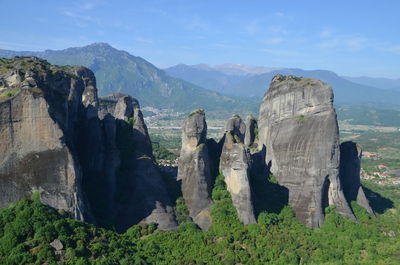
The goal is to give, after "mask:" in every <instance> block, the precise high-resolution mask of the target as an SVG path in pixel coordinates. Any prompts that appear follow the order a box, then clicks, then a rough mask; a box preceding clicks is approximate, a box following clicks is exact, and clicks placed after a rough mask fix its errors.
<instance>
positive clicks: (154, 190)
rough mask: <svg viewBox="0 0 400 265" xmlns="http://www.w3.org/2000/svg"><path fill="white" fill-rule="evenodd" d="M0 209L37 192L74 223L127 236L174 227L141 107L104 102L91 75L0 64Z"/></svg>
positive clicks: (36, 64) (22, 61)
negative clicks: (144, 226) (138, 228)
mask: <svg viewBox="0 0 400 265" xmlns="http://www.w3.org/2000/svg"><path fill="white" fill-rule="evenodd" d="M0 137H1V139H2V141H1V142H0V151H1V154H0V161H1V162H0V207H3V206H6V205H7V204H9V203H11V202H14V201H16V200H19V199H21V198H26V197H29V196H30V195H31V193H32V192H34V191H38V192H39V193H40V198H41V201H42V202H43V203H45V204H48V205H50V206H52V207H54V208H56V209H62V210H65V211H67V212H69V213H70V214H71V215H72V216H73V217H74V218H76V219H80V220H86V221H89V222H94V223H98V224H100V225H102V226H106V227H109V226H113V227H116V229H117V230H119V231H124V230H125V229H127V228H128V227H130V226H132V225H133V224H136V223H139V222H142V221H143V222H148V223H150V222H155V223H157V224H158V228H159V229H162V230H171V229H175V228H176V226H177V224H176V221H175V216H174V212H173V208H172V203H171V201H170V199H169V195H168V193H167V190H166V187H165V184H164V182H163V179H162V177H161V175H160V173H159V171H158V168H157V166H156V164H155V162H154V159H153V154H152V148H151V142H150V138H149V135H148V132H147V127H146V125H145V123H144V120H143V115H142V113H141V111H140V107H139V103H138V102H137V100H135V99H133V98H131V97H130V96H126V95H122V94H117V95H111V96H109V97H106V98H104V99H102V100H100V102H99V99H98V97H97V89H96V80H95V77H94V75H93V73H92V72H91V71H90V70H89V69H86V68H84V67H69V66H62V67H58V66H52V65H49V64H48V63H47V62H46V61H43V60H39V59H37V58H34V57H26V58H16V59H13V60H7V59H5V60H2V61H0Z"/></svg>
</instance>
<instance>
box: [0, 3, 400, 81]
mask: <svg viewBox="0 0 400 265" xmlns="http://www.w3.org/2000/svg"><path fill="white" fill-rule="evenodd" d="M0 10H2V12H1V16H0V36H1V37H0V48H2V49H12V50H34V51H40V50H45V49H64V48H68V47H76V46H84V45H87V44H90V43H93V42H107V43H110V44H111V45H112V46H114V47H116V48H118V49H123V50H126V51H128V52H130V53H132V54H134V55H137V56H141V57H143V58H145V59H146V60H148V61H150V62H152V63H153V64H155V65H156V66H159V67H167V66H171V65H174V64H178V63H185V64H198V63H208V64H222V63H240V64H249V65H263V66H272V67H297V68H303V69H328V70H333V71H335V72H337V73H339V74H341V75H350V76H360V75H366V76H373V77H378V76H379V77H390V78H400V15H399V14H400V1H397V0H387V1H385V0H382V1H370V0H364V1H361V0H353V1H351V0H347V1H341V0H337V1H333V0H331V1H307V0H303V1H285V0H280V1H276V0H275V1H234V0H231V1H218V0H214V1H207V0H197V1H195V0H191V1H179V0H169V1H166V0H158V1H151V0H147V1H145V0H142V1H136V0H134V1H118V0H116V1H105V0H87V1H61V0H60V1H55V0H41V1H28V0H27V1H23V0H20V1H15V0H0Z"/></svg>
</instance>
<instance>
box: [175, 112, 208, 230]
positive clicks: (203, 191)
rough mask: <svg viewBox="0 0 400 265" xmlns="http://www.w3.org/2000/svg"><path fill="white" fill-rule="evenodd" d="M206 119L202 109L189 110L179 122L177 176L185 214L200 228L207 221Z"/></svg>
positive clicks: (205, 224)
mask: <svg viewBox="0 0 400 265" xmlns="http://www.w3.org/2000/svg"><path fill="white" fill-rule="evenodd" d="M206 138H207V123H206V120H205V114H204V111H203V110H196V111H193V112H192V113H191V114H190V115H189V117H188V118H187V119H186V120H185V121H184V123H183V125H182V149H181V154H180V157H179V166H178V180H181V181H182V194H183V198H184V200H185V203H186V205H187V207H188V209H189V216H190V217H191V218H192V219H193V221H194V222H195V223H196V224H197V225H198V226H199V227H200V228H201V229H202V230H207V229H208V227H209V226H210V225H211V221H212V220H211V215H210V207H211V205H212V200H211V190H212V184H213V176H212V172H213V169H212V162H211V161H210V155H209V150H208V149H209V148H208V146H207V144H206Z"/></svg>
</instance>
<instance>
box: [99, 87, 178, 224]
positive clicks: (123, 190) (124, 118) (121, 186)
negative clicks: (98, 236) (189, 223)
mask: <svg viewBox="0 0 400 265" xmlns="http://www.w3.org/2000/svg"><path fill="white" fill-rule="evenodd" d="M100 105H101V109H100V113H101V116H103V120H102V121H103V123H110V122H109V121H107V120H106V119H107V115H109V116H112V117H114V118H115V126H109V127H108V130H110V131H108V130H106V132H107V134H109V135H114V136H113V137H114V138H115V143H116V147H117V150H118V151H119V153H120V155H119V160H118V161H119V165H118V168H117V176H116V177H115V179H116V181H115V184H114V185H115V187H116V190H117V191H116V195H117V196H116V198H115V203H114V206H113V208H114V209H115V214H114V215H115V217H114V218H115V220H114V222H115V224H116V226H117V228H118V230H121V231H124V230H126V229H127V228H129V227H130V226H132V225H133V224H136V223H139V222H146V223H157V224H158V228H159V229H160V230H173V229H175V228H176V226H177V223H176V221H175V215H174V211H173V207H172V203H171V200H170V198H169V195H168V193H167V190H166V185H165V183H164V181H163V179H162V177H161V175H160V172H159V170H158V167H157V165H156V164H155V162H154V160H153V153H152V147H151V141H150V137H149V135H148V131H147V127H146V124H145V123H144V119H143V115H142V112H141V110H140V106H139V103H138V101H137V100H136V99H134V98H132V97H130V96H127V95H124V94H113V95H110V96H107V97H104V98H101V99H100Z"/></svg>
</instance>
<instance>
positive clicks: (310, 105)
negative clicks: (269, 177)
mask: <svg viewBox="0 0 400 265" xmlns="http://www.w3.org/2000/svg"><path fill="white" fill-rule="evenodd" d="M332 102H333V92H332V89H331V88H330V87H329V86H327V85H326V84H324V83H322V82H321V81H319V80H315V79H310V78H298V77H293V76H288V77H286V76H282V75H277V76H275V77H274V78H273V79H272V82H271V86H270V88H269V90H268V91H267V93H266V94H265V95H264V98H263V103H262V104H261V106H260V116H259V123H258V125H259V143H260V146H259V148H260V149H261V148H263V146H265V147H266V150H267V155H266V163H267V164H270V165H271V172H272V173H273V174H274V176H276V177H277V179H278V182H279V184H281V185H283V186H285V187H286V188H288V190H289V204H290V205H291V206H292V207H293V209H294V210H295V212H296V217H297V218H298V219H299V220H300V221H301V222H302V223H304V224H305V225H307V226H310V227H319V226H321V224H322V223H323V221H324V208H325V207H326V206H328V205H334V206H335V207H336V211H337V212H339V213H340V214H342V215H344V216H347V217H349V218H351V219H355V217H354V215H353V213H352V211H351V209H350V207H349V205H348V203H347V201H346V199H345V197H344V194H343V190H342V185H341V183H340V179H339V154H340V148H339V132H338V124H337V120H336V113H335V110H334V108H333V105H332Z"/></svg>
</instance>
